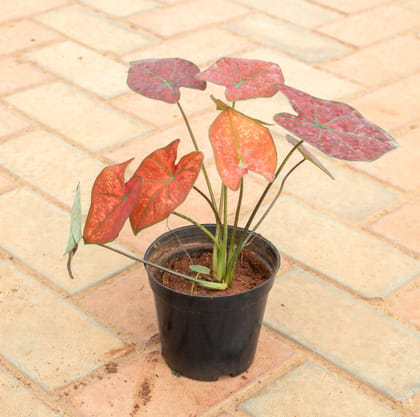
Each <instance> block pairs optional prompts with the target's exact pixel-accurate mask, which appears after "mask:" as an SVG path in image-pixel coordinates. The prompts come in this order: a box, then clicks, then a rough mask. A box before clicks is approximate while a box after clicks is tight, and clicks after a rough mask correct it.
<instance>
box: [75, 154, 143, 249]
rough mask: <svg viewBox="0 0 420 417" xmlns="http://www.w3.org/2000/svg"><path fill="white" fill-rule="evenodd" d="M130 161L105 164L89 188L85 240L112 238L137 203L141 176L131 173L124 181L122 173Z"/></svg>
mask: <svg viewBox="0 0 420 417" xmlns="http://www.w3.org/2000/svg"><path fill="white" fill-rule="evenodd" d="M131 161H132V159H130V160H129V161H126V162H123V163H122V164H118V165H113V166H110V167H107V168H104V169H103V170H102V172H101V173H100V174H99V175H98V177H97V178H96V180H95V183H94V184H93V188H92V202H91V205H90V209H89V214H88V217H87V220H86V224H85V229H84V232H83V238H84V240H85V242H86V243H106V242H110V241H112V240H114V239H115V238H116V237H117V236H118V234H119V232H120V230H121V229H122V227H123V225H124V223H125V221H126V220H127V218H128V216H129V215H130V213H131V211H132V209H133V207H134V205H135V204H136V202H137V200H138V198H139V195H140V190H141V188H142V182H143V180H142V178H140V177H137V176H134V177H133V178H131V179H130V180H129V181H128V182H127V183H125V182H124V173H125V170H126V168H127V165H128V164H129V163H130V162H131Z"/></svg>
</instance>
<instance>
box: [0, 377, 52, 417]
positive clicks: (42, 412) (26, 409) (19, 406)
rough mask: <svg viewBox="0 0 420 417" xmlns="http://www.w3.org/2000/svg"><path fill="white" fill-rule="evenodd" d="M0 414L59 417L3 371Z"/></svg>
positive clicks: (0, 384) (15, 416) (9, 416)
mask: <svg viewBox="0 0 420 417" xmlns="http://www.w3.org/2000/svg"><path fill="white" fill-rule="evenodd" d="M0 414H1V415H2V416H5V417H6V416H7V417H22V416H31V417H59V415H58V414H56V413H54V412H53V411H52V410H51V409H50V408H49V407H48V406H46V405H45V404H44V403H43V402H42V401H40V400H39V399H38V398H36V397H35V395H33V394H32V393H31V392H30V391H29V390H28V389H27V388H25V387H24V386H23V385H22V384H21V383H20V382H19V381H17V380H16V379H15V378H13V377H11V376H10V375H8V374H6V373H4V372H2V371H1V370H0Z"/></svg>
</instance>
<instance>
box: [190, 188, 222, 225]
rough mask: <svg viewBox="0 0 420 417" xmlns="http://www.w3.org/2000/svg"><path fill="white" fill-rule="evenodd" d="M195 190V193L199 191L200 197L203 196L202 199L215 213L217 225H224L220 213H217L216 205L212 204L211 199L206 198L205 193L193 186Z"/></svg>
mask: <svg viewBox="0 0 420 417" xmlns="http://www.w3.org/2000/svg"><path fill="white" fill-rule="evenodd" d="M193 189H194V190H195V191H197V193H198V194H200V195H201V197H203V198H204V199H205V200H206V201H207V203H208V204H209V206H210V208H211V209H212V211H213V214H214V217H215V220H216V223H217V224H221V223H222V220H221V219H220V216H219V213H218V212H217V210H216V207H214V205H213V204H212V202H211V200H210V199H209V198H208V197H207V196H206V194H204V193H203V191H201V190H200V189H199V188H198V187H196V186H195V185H194V186H193Z"/></svg>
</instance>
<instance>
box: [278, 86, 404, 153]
mask: <svg viewBox="0 0 420 417" xmlns="http://www.w3.org/2000/svg"><path fill="white" fill-rule="evenodd" d="M280 89H281V91H282V92H283V93H284V94H285V95H286V96H287V98H288V99H289V101H290V104H291V105H292V106H293V108H294V110H295V111H296V113H297V114H298V115H297V116H296V115H292V114H288V113H279V114H276V115H275V116H274V120H275V121H276V122H277V123H278V124H279V125H281V126H283V127H284V128H286V129H287V130H289V131H290V132H292V133H294V134H295V135H296V136H298V137H299V138H300V139H302V140H305V141H307V142H309V143H310V144H311V145H313V146H315V147H316V148H318V149H319V150H321V151H322V152H324V153H326V154H327V155H329V156H333V157H335V158H340V159H346V160H349V161H357V160H359V161H373V160H375V159H377V158H379V157H380V156H382V155H383V154H384V153H385V152H388V151H390V150H392V149H394V148H396V147H397V146H398V144H397V142H396V141H395V139H394V138H393V137H392V136H391V135H389V134H388V133H387V132H385V131H384V130H383V129H381V128H380V127H378V126H376V125H375V124H373V123H371V122H369V121H368V120H366V119H365V118H364V117H363V116H362V115H361V114H360V113H359V112H358V111H357V110H355V109H354V108H353V107H351V106H349V105H347V104H344V103H339V102H336V101H329V100H322V99H319V98H316V97H312V96H311V95H309V94H306V93H304V92H302V91H299V90H295V89H294V88H291V87H288V86H285V85H283V86H282V87H281V88H280Z"/></svg>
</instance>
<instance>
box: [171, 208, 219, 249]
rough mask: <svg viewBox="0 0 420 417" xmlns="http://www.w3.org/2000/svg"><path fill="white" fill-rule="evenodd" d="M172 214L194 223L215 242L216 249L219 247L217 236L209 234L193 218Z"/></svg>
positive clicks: (177, 213)
mask: <svg viewBox="0 0 420 417" xmlns="http://www.w3.org/2000/svg"><path fill="white" fill-rule="evenodd" d="M171 214H174V215H175V216H178V217H181V218H182V219H184V220H187V221H188V222H190V223H192V224H193V225H194V226H197V227H198V228H199V229H200V230H201V231H202V232H203V233H204V234H206V235H207V236H208V237H209V238H210V239H211V240H212V241H213V243H214V244H215V245H216V247H218V246H219V242H218V241H217V239H216V236H215V235H213V234H212V233H211V232H209V231H208V230H207V229H206V228H205V227H204V226H203V225H202V224H200V223H198V222H196V221H195V220H194V219H192V218H191V217H188V216H186V215H185V214H182V213H179V212H177V211H173V212H172V213H171Z"/></svg>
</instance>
